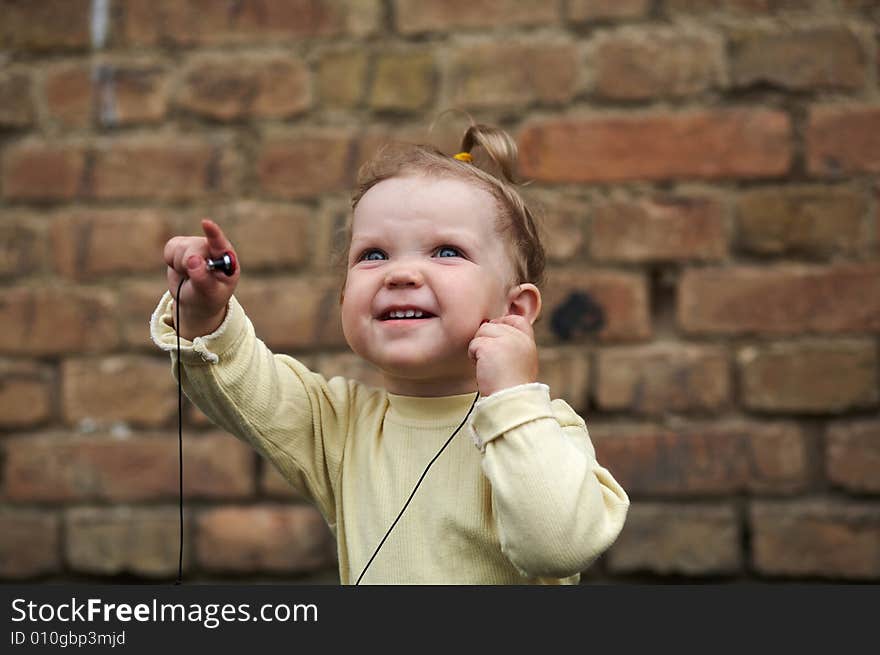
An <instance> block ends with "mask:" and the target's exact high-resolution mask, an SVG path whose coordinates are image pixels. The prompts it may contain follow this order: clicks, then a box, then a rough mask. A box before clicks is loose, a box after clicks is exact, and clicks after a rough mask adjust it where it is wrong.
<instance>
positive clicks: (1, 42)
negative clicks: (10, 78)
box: [0, 0, 91, 51]
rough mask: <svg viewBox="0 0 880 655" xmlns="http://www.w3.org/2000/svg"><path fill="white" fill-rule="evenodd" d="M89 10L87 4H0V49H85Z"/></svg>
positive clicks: (23, 0)
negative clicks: (0, 17)
mask: <svg viewBox="0 0 880 655" xmlns="http://www.w3.org/2000/svg"><path fill="white" fill-rule="evenodd" d="M90 10H91V2H90V0H37V1H34V0H0V15H2V16H3V22H2V23H0V49H3V50H15V51H24V50H36V51H46V50H59V49H65V50H66V49H82V48H87V47H88V46H89V44H90V31H89V20H90V17H91V11H90Z"/></svg>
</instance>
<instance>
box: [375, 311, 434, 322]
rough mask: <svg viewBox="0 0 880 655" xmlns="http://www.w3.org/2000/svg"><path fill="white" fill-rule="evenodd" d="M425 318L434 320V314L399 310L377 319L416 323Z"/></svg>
mask: <svg viewBox="0 0 880 655" xmlns="http://www.w3.org/2000/svg"><path fill="white" fill-rule="evenodd" d="M426 318H434V314H431V313H430V312H423V311H422V310H420V309H415V310H413V309H406V310H404V309H400V310H394V311H390V312H386V313H385V314H383V315H382V316H380V317H379V320H380V321H418V320H425V319H426Z"/></svg>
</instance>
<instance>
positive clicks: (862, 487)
mask: <svg viewBox="0 0 880 655" xmlns="http://www.w3.org/2000/svg"><path fill="white" fill-rule="evenodd" d="M825 468H826V470H827V471H828V479H829V480H830V481H831V482H832V483H833V484H835V485H836V486H839V487H843V488H844V489H847V490H849V491H853V492H855V493H875V494H876V493H880V421H877V420H862V421H847V422H840V423H832V424H830V425H829V426H828V429H827V432H826V435H825Z"/></svg>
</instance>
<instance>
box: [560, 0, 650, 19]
mask: <svg viewBox="0 0 880 655" xmlns="http://www.w3.org/2000/svg"><path fill="white" fill-rule="evenodd" d="M650 12H651V0H568V2H567V3H566V17H567V18H568V19H569V20H573V21H577V22H586V21H600V20H609V19H618V18H642V17H646V16H648V15H649V14H650Z"/></svg>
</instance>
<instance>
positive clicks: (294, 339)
mask: <svg viewBox="0 0 880 655" xmlns="http://www.w3.org/2000/svg"><path fill="white" fill-rule="evenodd" d="M236 295H237V297H238V299H239V301H240V302H241V304H242V306H243V307H244V308H245V311H247V313H248V316H249V317H250V319H251V321H252V322H253V324H254V329H255V330H256V333H257V336H258V337H259V338H260V339H262V340H263V341H265V342H266V343H267V344H268V345H269V346H270V347H271V348H273V349H276V350H279V351H288V350H296V349H301V348H310V347H320V346H324V347H327V346H344V345H345V338H344V336H343V334H342V324H341V321H342V319H341V315H340V311H339V288H338V287H337V285H336V284H335V281H333V280H321V279H315V278H308V279H305V278H302V279H287V278H274V279H253V278H249V279H247V280H244V279H243V280H242V281H241V283H240V284H239V287H238V291H237V292H236Z"/></svg>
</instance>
